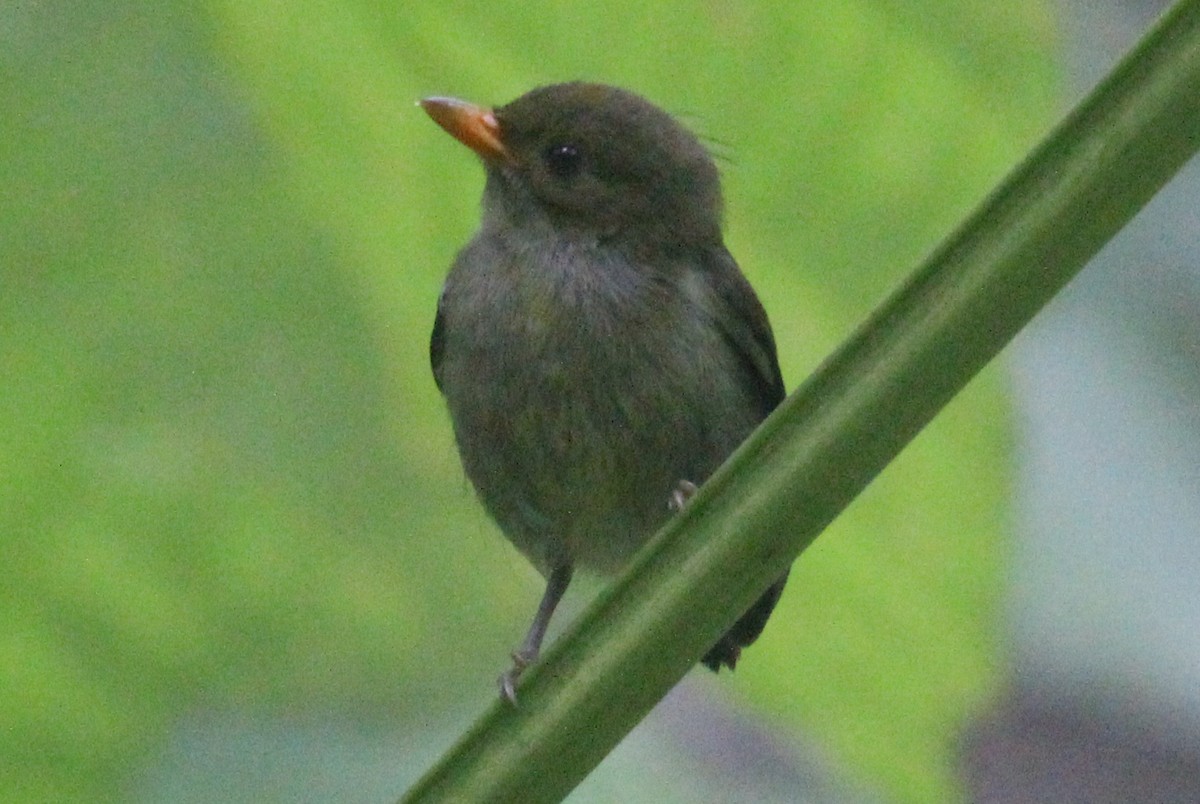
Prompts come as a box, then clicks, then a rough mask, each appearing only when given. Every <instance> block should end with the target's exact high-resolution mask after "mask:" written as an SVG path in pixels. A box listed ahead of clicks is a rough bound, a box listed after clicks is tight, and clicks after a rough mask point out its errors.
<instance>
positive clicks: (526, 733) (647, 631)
mask: <svg viewBox="0 0 1200 804" xmlns="http://www.w3.org/2000/svg"><path fill="white" fill-rule="evenodd" d="M1198 145H1200V0H1183V1H1182V2H1179V3H1178V4H1177V5H1176V6H1175V7H1174V8H1173V9H1172V10H1171V11H1170V12H1168V14H1167V15H1166V16H1164V18H1163V19H1162V20H1161V21H1160V22H1159V24H1158V25H1157V26H1156V27H1155V28H1154V30H1153V31H1151V33H1150V34H1148V35H1147V36H1146V37H1145V38H1144V39H1143V40H1142V42H1141V43H1139V44H1138V45H1137V47H1136V48H1135V49H1134V50H1133V51H1132V53H1131V54H1130V55H1129V56H1127V57H1126V59H1125V60H1124V61H1122V63H1121V64H1120V65H1119V66H1118V67H1117V68H1116V69H1115V70H1114V71H1113V72H1112V73H1111V74H1110V75H1109V76H1108V77H1107V78H1106V79H1105V81H1104V82H1103V83H1102V84H1101V85H1100V86H1099V87H1098V88H1097V89H1096V90H1095V91H1094V92H1093V93H1092V94H1091V95H1090V96H1089V97H1088V98H1087V99H1086V100H1085V101H1084V102H1083V103H1082V104H1081V105H1080V106H1079V107H1078V108H1076V109H1075V110H1074V111H1073V112H1072V113H1071V114H1070V115H1069V116H1068V117H1067V118H1066V120H1064V121H1063V123H1062V124H1061V125H1060V126H1059V127H1058V128H1057V129H1056V130H1055V131H1054V132H1053V133H1052V134H1051V135H1050V136H1049V137H1048V138H1047V139H1046V140H1045V141H1044V142H1043V143H1042V144H1041V145H1040V146H1039V147H1038V148H1037V149H1036V151H1035V152H1034V153H1033V154H1032V155H1031V156H1030V157H1029V158H1028V159H1027V160H1026V161H1025V162H1024V163H1023V164H1022V165H1021V166H1020V167H1019V168H1018V169H1017V170H1016V171H1015V172H1014V173H1013V174H1012V175H1011V176H1010V177H1009V178H1008V179H1007V180H1006V181H1005V182H1004V183H1003V184H1002V185H1001V186H1000V187H999V188H998V189H997V190H996V191H995V192H994V193H993V194H992V195H991V196H990V197H989V198H988V199H987V200H986V202H985V203H984V204H983V205H982V206H981V207H980V208H979V209H978V210H977V211H976V212H975V213H974V214H973V215H971V216H970V217H969V218H968V219H967V220H966V221H965V222H964V223H963V224H962V225H961V226H960V227H959V228H958V230H957V231H956V232H955V233H954V234H953V235H952V236H951V237H950V238H949V239H948V240H947V241H946V242H945V243H944V244H943V245H942V246H941V247H940V248H939V249H938V250H937V251H936V252H935V253H934V254H933V255H932V256H931V257H930V258H929V259H928V260H927V261H926V263H925V264H924V265H923V266H921V267H920V269H919V270H917V272H916V273H915V274H914V275H913V276H912V277H911V278H910V279H909V280H908V281H907V282H906V283H905V284H904V285H903V286H902V287H901V288H900V289H899V290H898V291H897V292H896V293H895V294H894V295H892V296H891V297H890V298H889V299H888V300H887V301H886V302H885V303H884V304H883V305H882V306H881V307H880V308H879V309H878V310H877V311H876V312H875V313H874V314H873V315H872V316H871V317H870V318H869V320H867V321H866V322H865V324H864V325H863V326H862V327H861V328H860V329H859V330H858V331H857V332H856V334H855V335H854V336H853V337H851V339H850V340H849V341H848V342H847V343H846V344H845V345H843V346H842V348H841V349H839V350H838V351H837V352H836V353H835V354H834V355H833V356H832V357H831V358H830V359H829V360H828V361H827V362H826V363H825V364H824V365H823V366H822V367H821V368H820V369H819V370H818V371H817V372H816V373H815V374H814V375H813V376H812V377H811V378H810V379H809V380H808V381H807V382H806V383H805V384H804V385H803V386H801V387H800V388H799V389H798V390H797V391H796V392H795V393H794V394H793V395H792V396H791V397H790V398H789V399H788V400H787V401H786V402H785V403H784V404H783V405H782V406H781V407H780V408H779V410H778V411H776V413H775V415H773V416H772V417H771V418H770V419H769V420H768V421H767V422H765V423H764V425H763V426H762V427H761V428H760V429H759V430H758V431H757V432H756V433H755V434H754V435H753V436H752V437H751V438H750V440H749V441H747V443H746V444H745V445H744V446H743V447H742V448H741V449H740V450H738V452H737V453H736V454H735V455H734V456H733V458H732V459H731V460H730V461H729V462H728V463H727V464H726V465H725V466H724V467H723V468H722V469H721V470H720V471H719V472H718V473H717V474H716V475H714V477H713V478H712V479H711V480H710V481H709V482H708V483H706V484H705V486H704V488H703V489H702V490H701V491H700V493H699V494H698V495H697V496H696V497H695V498H694V499H693V500H692V501H691V503H690V504H689V505H688V507H687V509H686V510H685V511H684V513H683V515H681V516H679V517H675V518H674V519H673V521H672V522H671V523H670V524H669V525H668V526H667V527H665V528H664V529H663V531H662V532H661V533H659V534H658V535H657V536H656V537H655V539H654V540H653V542H652V543H651V544H650V545H649V546H648V547H647V549H645V550H644V551H642V552H641V553H640V554H639V555H638V556H637V558H636V559H635V561H634V562H633V564H632V566H631V567H630V568H629V569H628V570H627V571H626V573H624V574H623V575H622V577H621V578H620V579H619V581H618V582H616V583H615V584H614V585H613V586H612V588H610V589H609V590H608V591H607V592H606V593H604V594H602V595H601V596H600V598H599V599H598V600H597V601H596V602H595V603H594V604H593V605H592V606H591V607H590V608H589V609H588V611H587V612H586V613H585V614H584V615H583V616H582V617H581V618H580V619H579V621H578V622H577V623H576V624H575V625H574V627H573V628H572V629H571V630H570V631H569V633H567V634H566V635H564V636H563V637H562V638H561V639H559V640H558V642H557V643H556V644H555V645H554V646H553V649H552V650H551V651H550V652H549V653H548V654H547V655H546V656H545V657H544V659H543V660H542V661H541V662H540V663H539V664H538V665H537V666H535V667H534V668H532V669H531V670H530V672H529V673H528V675H527V677H526V678H525V683H524V684H523V685H522V686H521V688H520V690H519V700H520V706H519V707H517V708H513V707H511V706H508V705H506V704H500V703H499V702H498V703H497V705H496V706H494V707H493V708H492V709H491V710H490V711H489V712H488V713H487V714H486V715H485V716H484V717H483V718H482V719H481V720H480V721H479V722H478V723H477V724H476V725H475V726H474V727H473V728H472V729H471V731H470V732H469V733H468V734H466V735H465V736H464V737H463V738H462V739H461V740H460V742H459V743H458V744H457V745H456V746H454V747H453V748H452V749H451V750H450V752H449V753H448V754H447V755H446V756H445V757H443V758H442V760H441V761H440V762H439V763H438V764H437V765H436V766H435V767H434V768H433V769H432V770H430V771H429V773H428V774H426V776H425V777H424V778H423V779H421V780H420V781H419V782H418V783H417V785H416V786H415V787H414V788H413V789H412V790H410V791H409V793H408V794H407V796H406V800H407V801H414V802H415V801H451V800H453V801H523V802H539V801H555V800H559V799H561V798H562V797H563V796H565V795H566V794H567V793H568V792H570V790H571V789H572V788H574V787H575V785H576V784H578V783H579V781H581V780H582V779H583V778H584V777H585V776H586V775H587V774H588V772H590V771H591V769H592V768H593V767H595V766H596V765H597V764H598V763H599V762H600V760H601V759H603V758H604V756H605V755H606V754H607V753H608V752H609V751H610V750H611V749H612V748H613V746H615V745H616V744H617V742H619V741H620V739H621V738H622V737H623V736H624V735H625V734H626V733H627V732H628V731H629V730H630V729H631V728H633V726H634V725H636V724H637V722H638V721H639V720H640V719H641V718H642V717H643V716H644V715H645V714H646V712H648V711H649V710H650V709H651V707H653V706H654V704H655V703H656V702H657V701H658V700H659V699H660V698H662V696H663V695H665V694H666V693H667V691H669V690H670V688H671V687H672V686H673V685H674V684H675V683H676V682H677V681H679V679H680V678H682V677H683V675H684V674H685V673H686V672H687V671H688V670H689V668H691V667H692V666H693V665H694V664H695V662H696V660H697V658H698V657H699V656H700V655H701V654H702V653H703V652H704V651H705V649H707V648H708V647H709V646H710V645H711V644H712V643H713V642H714V641H715V640H716V639H717V637H718V636H719V635H720V634H721V633H722V632H723V631H724V630H725V629H726V628H727V627H728V626H729V625H730V624H731V623H732V622H733V621H734V620H735V619H736V617H737V615H738V614H739V613H740V612H742V611H743V610H745V609H746V608H747V607H748V606H749V605H750V603H751V602H752V601H753V600H754V599H755V598H756V597H757V596H758V595H759V594H760V592H761V591H762V590H764V589H765V588H766V587H767V586H768V585H769V584H770V583H771V582H772V581H773V580H775V579H776V578H777V577H778V576H779V575H780V574H781V573H782V572H783V571H784V570H786V569H787V567H788V566H789V565H790V564H791V562H792V561H793V560H794V559H795V557H796V556H797V555H798V554H799V553H800V552H801V551H802V550H803V549H804V548H805V547H806V546H807V545H808V544H809V543H811V542H812V540H813V539H814V538H816V536H817V534H818V533H819V532H820V531H821V530H822V529H823V528H824V527H825V526H826V525H828V524H829V522H830V521H832V520H833V519H834V517H836V516H837V515H838V513H840V512H841V511H842V509H843V508H845V507H846V506H847V505H848V504H849V503H850V501H851V500H852V499H853V498H854V497H855V496H856V495H857V494H858V493H859V492H860V491H862V489H863V488H865V487H866V485H867V484H868V483H870V481H871V480H872V478H874V477H875V476H876V475H877V474H878V473H879V472H880V471H881V470H882V469H883V467H884V466H886V465H887V463H888V462H889V461H891V460H892V459H893V458H894V457H895V456H896V455H897V454H898V453H899V452H900V450H901V449H902V448H903V447H904V446H905V445H906V444H907V443H908V442H909V441H910V440H911V439H912V438H913V437H914V436H915V435H916V434H917V432H919V431H920V429H921V428H922V427H924V426H925V425H926V424H927V423H928V422H929V421H930V419H932V418H933V416H934V415H935V414H936V413H937V412H938V410H940V409H941V408H942V407H943V406H944V405H945V404H946V403H947V402H948V401H949V400H950V398H951V397H953V396H954V394H955V393H957V392H958V391H959V390H960V389H961V388H962V387H963V386H964V385H966V383H967V382H968V381H969V380H970V379H971V377H973V376H974V375H975V374H976V372H978V371H979V370H980V369H981V368H982V367H983V366H984V365H985V364H986V363H987V362H988V361H989V360H991V358H992V357H994V356H995V355H996V354H997V353H998V352H999V351H1000V350H1001V349H1002V348H1003V347H1004V345H1005V344H1006V343H1008V341H1009V340H1010V339H1011V338H1012V337H1013V336H1014V335H1015V334H1016V333H1017V331H1018V330H1020V329H1021V327H1023V326H1024V325H1025V324H1026V323H1028V321H1029V320H1030V319H1031V318H1032V317H1033V316H1034V314H1036V313H1037V311H1038V310H1040V309H1041V308H1042V307H1043V306H1044V305H1045V304H1046V303H1047V302H1048V301H1049V300H1050V299H1051V297H1053V296H1054V294H1055V293H1056V292H1057V291H1058V290H1059V289H1061V288H1062V287H1063V286H1064V285H1065V284H1066V283H1067V282H1068V281H1069V280H1070V279H1071V278H1072V277H1073V276H1075V274H1076V273H1078V271H1079V270H1080V269H1081V268H1082V266H1083V265H1084V264H1085V262H1086V261H1087V260H1088V259H1089V258H1090V257H1091V256H1092V255H1093V254H1095V253H1096V252H1097V251H1098V250H1099V249H1100V248H1101V247H1102V246H1103V245H1104V244H1105V243H1106V242H1107V241H1108V240H1109V239H1110V238H1111V237H1112V236H1113V235H1114V234H1116V232H1117V231H1118V230H1119V229H1120V228H1121V227H1122V226H1123V225H1124V224H1125V223H1126V222H1127V221H1128V220H1129V219H1130V218H1132V217H1133V215H1134V214H1136V213H1137V211H1138V210H1139V209H1140V208H1141V207H1142V206H1143V205H1144V204H1145V203H1146V202H1147V201H1148V200H1149V199H1150V198H1151V196H1153V195H1154V193H1155V192H1156V191H1157V190H1158V189H1159V188H1160V187H1161V186H1162V185H1163V184H1165V183H1166V182H1167V181H1168V180H1169V179H1170V178H1171V176H1173V175H1174V174H1175V173H1176V171H1177V170H1178V169H1179V168H1180V167H1181V166H1182V165H1183V164H1184V162H1185V161H1186V160H1187V159H1188V158H1189V157H1190V156H1191V155H1192V154H1193V153H1194V152H1195V150H1196V149H1197V146H1198Z"/></svg>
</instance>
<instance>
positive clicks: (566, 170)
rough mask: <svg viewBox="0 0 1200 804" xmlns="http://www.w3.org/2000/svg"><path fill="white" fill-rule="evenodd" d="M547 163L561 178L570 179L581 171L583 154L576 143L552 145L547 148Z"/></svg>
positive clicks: (552, 171) (551, 170)
mask: <svg viewBox="0 0 1200 804" xmlns="http://www.w3.org/2000/svg"><path fill="white" fill-rule="evenodd" d="M546 164H547V165H548V166H549V168H550V172H551V173H553V174H554V175H555V176H558V177H559V178H560V179H569V178H571V177H572V176H574V175H575V174H576V173H578V172H579V167H580V165H581V164H583V156H582V154H580V153H579V149H578V148H576V147H575V146H574V145H551V146H550V147H549V148H548V149H547V150H546Z"/></svg>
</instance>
